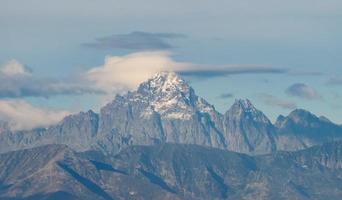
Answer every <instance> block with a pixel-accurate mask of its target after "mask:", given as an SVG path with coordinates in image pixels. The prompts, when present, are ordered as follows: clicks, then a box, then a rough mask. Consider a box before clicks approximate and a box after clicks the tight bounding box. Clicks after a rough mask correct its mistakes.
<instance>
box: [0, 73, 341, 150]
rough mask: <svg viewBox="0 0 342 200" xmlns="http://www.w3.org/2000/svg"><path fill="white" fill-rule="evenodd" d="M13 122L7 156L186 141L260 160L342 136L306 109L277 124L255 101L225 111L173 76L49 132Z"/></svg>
mask: <svg viewBox="0 0 342 200" xmlns="http://www.w3.org/2000/svg"><path fill="white" fill-rule="evenodd" d="M5 124H6V123H1V124H0V152H8V151H13V150H18V149H24V148H31V147H37V146H41V145H45V144H65V145H68V146H69V147H71V148H72V149H74V150H76V151H86V150H100V151H102V152H104V153H105V154H112V155H114V154H116V153H118V152H119V151H120V150H121V149H123V148H126V147H127V146H131V145H155V144H161V143H181V144H197V145H204V146H209V147H215V148H220V149H226V150H230V151H235V152H241V153H247V154H250V155H258V154H268V153H271V152H274V151H276V150H298V149H303V148H307V147H309V146H312V145H316V144H322V143H324V142H328V141H334V140H339V139H342V128H341V126H338V125H335V124H333V123H332V122H330V121H329V120H328V119H326V118H324V117H321V118H318V117H316V116H314V115H312V114H310V113H308V112H306V111H303V110H295V111H294V112H293V113H291V114H290V115H289V116H288V117H283V116H281V117H279V118H278V121H277V122H276V124H275V125H273V124H272V123H271V122H270V120H269V119H268V118H267V117H266V116H265V115H264V114H263V113H262V112H261V111H259V110H257V109H256V108H255V107H254V106H253V105H252V103H251V102H250V101H249V100H236V101H235V103H234V104H233V105H232V107H231V108H230V109H229V110H228V111H227V112H226V113H225V114H220V113H219V112H217V111H216V110H215V108H214V106H212V105H210V104H209V103H208V102H206V101H205V100H204V99H203V98H201V97H199V96H197V95H196V93H195V91H194V90H193V89H192V88H191V87H190V86H189V85H188V84H187V82H186V81H184V80H183V79H181V78H180V77H179V76H177V75H176V74H175V73H173V72H161V73H158V74H156V75H155V76H153V77H152V78H151V79H149V80H147V81H146V82H143V83H142V84H140V86H139V87H138V89H137V90H136V91H132V92H128V93H127V94H125V95H117V96H116V97H115V99H114V100H113V101H112V102H110V103H108V104H107V105H106V106H104V107H103V108H102V109H101V111H100V113H99V114H96V113H94V112H93V111H88V112H81V113H79V114H76V115H71V116H68V117H66V118H65V119H64V120H62V121H61V122H60V123H59V124H57V125H55V126H51V127H49V128H47V129H35V130H28V131H17V132H11V131H10V130H9V129H8V127H7V126H6V125H5Z"/></svg>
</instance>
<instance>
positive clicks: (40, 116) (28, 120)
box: [0, 100, 70, 130]
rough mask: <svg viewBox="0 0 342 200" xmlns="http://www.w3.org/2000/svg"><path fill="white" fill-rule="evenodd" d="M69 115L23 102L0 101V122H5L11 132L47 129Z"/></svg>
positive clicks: (65, 112) (66, 112)
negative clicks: (39, 128)
mask: <svg viewBox="0 0 342 200" xmlns="http://www.w3.org/2000/svg"><path fill="white" fill-rule="evenodd" d="M69 114H70V113H69V112H68V111H58V110H52V109H48V108H43V107H36V106H33V105H31V104H29V103H27V102H26V101H23V100H0V120H1V121H5V122H7V123H8V124H9V127H10V128H11V129H12V130H26V129H32V128H37V127H47V126H49V125H51V124H55V123H58V122H59V121H60V120H61V119H63V118H64V117H65V116H66V115H69Z"/></svg>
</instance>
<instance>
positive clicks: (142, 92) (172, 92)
mask: <svg viewBox="0 0 342 200" xmlns="http://www.w3.org/2000/svg"><path fill="white" fill-rule="evenodd" d="M127 98H128V100H129V101H134V102H142V103H143V104H144V105H146V106H147V107H146V109H145V111H144V112H143V113H141V116H143V117H148V116H150V115H151V114H153V113H154V112H157V113H159V114H161V116H162V117H164V118H169V119H189V118H191V116H192V115H193V114H194V113H195V112H196V111H199V112H206V113H208V112H211V111H214V108H213V106H211V105H210V104H208V103H207V102H206V101H205V100H203V99H201V98H199V97H198V96H196V95H195V92H194V90H193V89H192V88H191V87H190V85H189V84H188V83H187V82H186V81H185V80H184V79H182V78H181V77H180V76H178V75H177V74H176V73H175V72H159V73H157V74H155V75H154V76H152V77H151V78H150V79H148V80H147V81H145V82H143V83H141V84H140V86H139V88H138V90H137V91H135V92H133V93H131V95H130V96H127Z"/></svg>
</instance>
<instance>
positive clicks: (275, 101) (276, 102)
mask: <svg viewBox="0 0 342 200" xmlns="http://www.w3.org/2000/svg"><path fill="white" fill-rule="evenodd" d="M258 96H259V98H260V99H261V100H262V101H263V102H264V103H265V104H267V105H270V106H277V107H280V108H284V109H290V110H293V109H295V108H296V107H297V105H296V104H295V103H294V102H291V101H287V100H284V99H280V98H278V97H275V96H273V95H270V94H264V93H262V94H259V95H258Z"/></svg>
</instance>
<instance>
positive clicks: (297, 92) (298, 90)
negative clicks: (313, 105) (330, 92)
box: [285, 83, 321, 100]
mask: <svg viewBox="0 0 342 200" xmlns="http://www.w3.org/2000/svg"><path fill="white" fill-rule="evenodd" d="M285 92H286V94H288V95H290V96H295V97H299V98H304V99H309V100H314V99H321V96H320V95H319V94H318V92H317V91H316V90H315V89H314V88H312V87H309V86H308V85H306V84H304V83H295V84H293V85H291V86H290V87H288V88H287V89H286V91H285Z"/></svg>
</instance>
